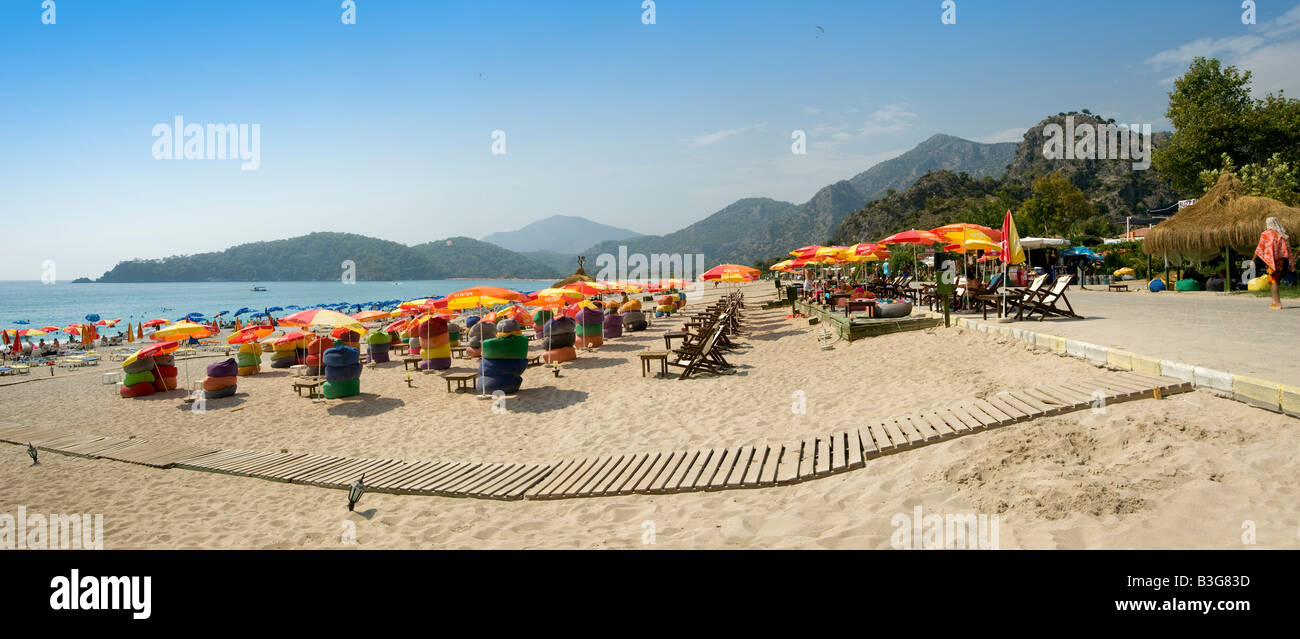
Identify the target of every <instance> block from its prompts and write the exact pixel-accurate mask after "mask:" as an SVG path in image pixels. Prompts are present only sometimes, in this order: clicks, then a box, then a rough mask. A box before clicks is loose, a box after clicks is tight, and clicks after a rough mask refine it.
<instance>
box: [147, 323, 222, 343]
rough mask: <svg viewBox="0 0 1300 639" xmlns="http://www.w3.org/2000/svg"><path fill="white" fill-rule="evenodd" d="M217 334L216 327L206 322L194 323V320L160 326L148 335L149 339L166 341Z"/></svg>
mask: <svg viewBox="0 0 1300 639" xmlns="http://www.w3.org/2000/svg"><path fill="white" fill-rule="evenodd" d="M216 334H217V329H215V328H212V327H211V326H208V325H207V324H195V323H194V322H176V323H175V324H172V325H170V326H168V327H167V328H160V329H158V330H156V331H154V332H153V333H152V334H150V335H149V339H152V340H154V341H166V340H176V339H190V338H194V339H201V338H204V337H212V336H213V335H216Z"/></svg>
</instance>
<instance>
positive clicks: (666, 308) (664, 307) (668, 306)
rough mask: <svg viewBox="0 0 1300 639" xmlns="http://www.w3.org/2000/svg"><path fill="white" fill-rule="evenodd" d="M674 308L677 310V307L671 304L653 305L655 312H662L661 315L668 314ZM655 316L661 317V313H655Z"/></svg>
mask: <svg viewBox="0 0 1300 639" xmlns="http://www.w3.org/2000/svg"><path fill="white" fill-rule="evenodd" d="M675 310H677V308H676V307H674V306H673V305H672V304H660V305H658V306H656V307H655V313H662V314H663V315H669V314H671V313H672V312H673V311H675ZM655 317H661V315H655Z"/></svg>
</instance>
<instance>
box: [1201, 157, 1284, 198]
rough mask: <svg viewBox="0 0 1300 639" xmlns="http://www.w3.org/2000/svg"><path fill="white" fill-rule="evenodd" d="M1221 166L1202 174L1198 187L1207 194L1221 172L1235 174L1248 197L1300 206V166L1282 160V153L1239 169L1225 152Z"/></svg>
mask: <svg viewBox="0 0 1300 639" xmlns="http://www.w3.org/2000/svg"><path fill="white" fill-rule="evenodd" d="M1221 161H1222V163H1223V164H1222V166H1221V167H1220V168H1218V169H1214V170H1210V171H1201V186H1202V187H1204V188H1205V189H1206V190H1207V191H1208V190H1209V189H1210V187H1212V186H1214V184H1215V183H1216V182H1218V181H1219V176H1220V175H1223V174H1224V173H1235V174H1236V175H1237V178H1238V179H1240V180H1241V184H1242V186H1243V187H1245V189H1246V194H1247V195H1259V196H1263V197H1271V198H1273V199H1275V200H1279V201H1281V202H1285V203H1287V204H1290V205H1292V206H1297V205H1300V165H1297V164H1295V163H1293V162H1287V161H1286V160H1284V159H1282V154H1281V153H1274V154H1273V155H1272V156H1271V157H1269V158H1268V161H1267V162H1264V163H1263V164H1258V163H1251V164H1247V165H1246V166H1243V167H1241V168H1240V169H1238V168H1237V167H1236V165H1235V164H1234V163H1233V161H1232V158H1231V157H1229V156H1228V154H1227V153H1224V154H1223V156H1222V159H1221Z"/></svg>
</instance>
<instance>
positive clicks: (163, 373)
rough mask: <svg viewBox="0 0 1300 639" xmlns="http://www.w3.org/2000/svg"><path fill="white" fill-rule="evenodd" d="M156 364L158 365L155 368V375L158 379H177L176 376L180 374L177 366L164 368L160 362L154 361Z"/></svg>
mask: <svg viewBox="0 0 1300 639" xmlns="http://www.w3.org/2000/svg"><path fill="white" fill-rule="evenodd" d="M154 364H156V366H154V369H153V374H154V375H156V376H157V377H176V374H177V373H179V372H180V371H178V370H176V367H175V366H164V365H161V364H158V360H154Z"/></svg>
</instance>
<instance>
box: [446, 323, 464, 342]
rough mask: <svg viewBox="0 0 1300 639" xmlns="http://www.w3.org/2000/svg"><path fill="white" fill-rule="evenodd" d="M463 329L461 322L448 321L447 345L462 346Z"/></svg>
mask: <svg viewBox="0 0 1300 639" xmlns="http://www.w3.org/2000/svg"><path fill="white" fill-rule="evenodd" d="M461 330H462V329H461V326H460V324H452V323H451V322H447V346H449V347H451V348H456V347H457V346H460V333H461Z"/></svg>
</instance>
